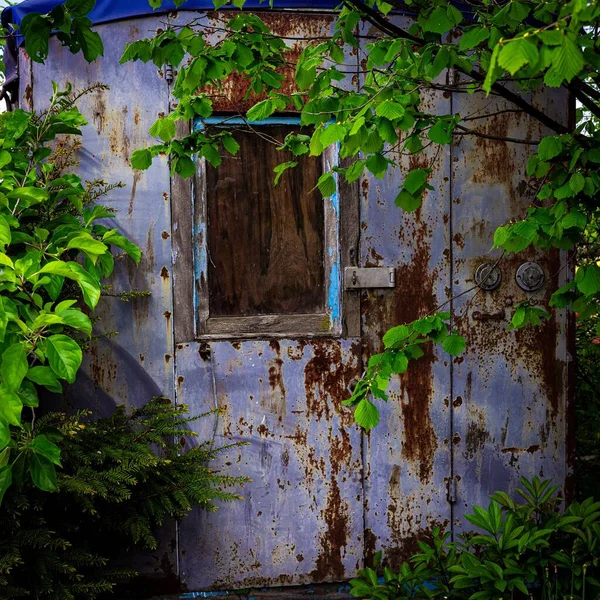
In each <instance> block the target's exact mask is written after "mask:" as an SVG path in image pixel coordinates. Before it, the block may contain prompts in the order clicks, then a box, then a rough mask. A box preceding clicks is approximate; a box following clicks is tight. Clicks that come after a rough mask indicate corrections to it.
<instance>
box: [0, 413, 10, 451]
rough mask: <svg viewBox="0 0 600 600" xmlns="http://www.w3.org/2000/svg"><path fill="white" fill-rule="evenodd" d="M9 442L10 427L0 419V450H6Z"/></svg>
mask: <svg viewBox="0 0 600 600" xmlns="http://www.w3.org/2000/svg"><path fill="white" fill-rule="evenodd" d="M9 442H10V427H9V426H8V423H6V422H5V421H4V420H3V419H1V418H0V448H6V446H8V443H9Z"/></svg>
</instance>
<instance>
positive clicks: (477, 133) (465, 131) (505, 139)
mask: <svg viewBox="0 0 600 600" xmlns="http://www.w3.org/2000/svg"><path fill="white" fill-rule="evenodd" d="M456 129H460V130H461V131H462V132H463V133H460V132H458V133H455V134H454V135H474V136H475V137H480V138H484V139H486V140H498V141H499V142H512V143H514V144H527V145H529V146H537V145H538V144H539V143H540V141H539V140H523V139H520V138H512V137H504V136H500V135H491V134H489V133H483V132H481V131H477V130H475V129H468V128H467V127H463V126H462V125H457V126H456Z"/></svg>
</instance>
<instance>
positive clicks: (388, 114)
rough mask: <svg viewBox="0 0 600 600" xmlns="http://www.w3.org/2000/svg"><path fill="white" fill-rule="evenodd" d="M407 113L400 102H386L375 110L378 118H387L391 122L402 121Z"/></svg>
mask: <svg viewBox="0 0 600 600" xmlns="http://www.w3.org/2000/svg"><path fill="white" fill-rule="evenodd" d="M405 112H406V108H405V107H404V106H403V105H402V104H399V103H398V102H394V101H392V100H384V101H383V102H382V103H381V104H378V105H377V107H376V108H375V114H376V115H377V116H378V117H385V118H386V119H389V120H390V121H393V120H395V119H401V118H402V117H403V116H404V113H405Z"/></svg>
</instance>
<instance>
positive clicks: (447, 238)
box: [20, 13, 570, 594]
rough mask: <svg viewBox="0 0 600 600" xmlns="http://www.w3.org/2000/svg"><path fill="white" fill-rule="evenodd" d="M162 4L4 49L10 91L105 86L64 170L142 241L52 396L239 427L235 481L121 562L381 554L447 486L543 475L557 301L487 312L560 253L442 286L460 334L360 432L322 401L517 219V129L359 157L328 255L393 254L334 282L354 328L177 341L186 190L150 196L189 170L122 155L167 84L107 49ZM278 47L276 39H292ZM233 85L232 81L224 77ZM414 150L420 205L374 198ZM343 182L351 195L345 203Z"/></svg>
mask: <svg viewBox="0 0 600 600" xmlns="http://www.w3.org/2000/svg"><path fill="white" fill-rule="evenodd" d="M187 16H189V14H188V15H187ZM187 16H186V15H180V16H179V17H177V16H171V17H169V18H173V19H177V18H180V19H185V18H187ZM198 16H200V15H198ZM203 18H204V20H205V22H206V25H207V26H210V25H211V24H212V25H213V26H219V25H220V24H222V18H223V17H221V16H219V15H218V14H217V15H214V14H209V15H205V16H204V17H203ZM265 18H266V20H267V22H268V23H269V24H270V25H271V26H272V27H273V29H274V30H275V31H277V32H279V33H286V35H288V36H289V37H290V38H302V37H315V36H319V35H327V33H328V31H330V27H331V22H332V17H331V15H329V14H315V13H307V14H303V13H285V14H278V13H268V14H266V17H265ZM164 19H165V17H146V18H143V19H136V20H131V21H120V22H116V23H111V24H106V25H100V26H98V31H99V32H100V34H101V35H102V36H103V38H104V40H105V47H106V56H105V57H104V58H103V59H100V60H98V61H97V62H96V63H93V64H91V65H87V64H86V63H85V62H84V61H83V59H82V57H80V56H72V55H71V54H69V53H68V52H67V51H65V50H64V49H62V48H60V47H59V45H58V44H53V48H52V52H51V55H50V58H49V59H48V61H47V63H46V65H37V64H34V65H33V66H32V65H31V63H30V61H29V60H28V58H27V57H26V55H25V54H24V53H23V52H22V51H21V55H20V67H21V78H20V96H21V98H22V99H23V106H24V108H30V109H31V108H33V109H36V108H40V107H43V105H44V103H45V101H46V99H47V98H48V97H49V95H50V90H51V81H53V80H54V81H57V82H58V83H59V84H60V85H63V84H65V83H66V82H67V81H70V82H72V83H73V84H74V86H75V87H76V88H84V87H88V86H90V85H92V84H93V83H95V82H97V81H102V82H105V83H108V84H109V85H110V86H111V89H110V90H109V91H97V92H93V93H92V94H90V95H88V96H86V97H85V98H84V99H83V101H82V104H81V110H82V112H83V113H84V114H85V115H86V116H87V117H88V120H89V123H90V124H89V126H88V127H87V128H86V129H85V133H84V150H83V152H82V153H81V170H82V172H83V173H84V176H85V177H86V178H88V179H93V178H102V179H105V180H107V181H111V182H113V181H117V180H121V181H123V182H124V183H126V184H127V187H126V188H124V189H122V190H116V191H115V192H114V193H113V194H111V196H110V198H109V199H108V200H107V203H108V204H109V205H111V206H114V207H116V208H117V209H118V213H117V218H116V219H115V222H114V226H115V227H119V228H120V229H121V230H123V231H124V232H125V233H126V234H127V235H129V236H130V237H131V238H132V239H133V240H134V241H135V242H136V243H137V244H139V245H140V247H141V248H142V250H143V252H144V255H143V259H142V263H141V265H140V267H139V268H135V267H134V266H133V265H132V264H130V263H128V262H125V261H124V262H123V263H122V264H120V266H119V268H118V270H117V273H116V275H115V276H114V278H113V281H112V282H111V285H112V292H113V293H115V294H116V293H118V292H120V291H128V290H130V289H132V288H133V289H137V290H149V291H150V292H151V296H150V297H149V298H140V299H136V300H133V301H131V302H129V303H123V302H122V301H121V300H120V299H118V298H116V297H114V296H113V297H105V298H103V299H102V300H101V304H100V308H99V314H100V317H101V320H100V324H99V327H100V328H101V331H103V332H112V331H118V336H116V337H107V338H102V339H99V340H97V341H96V342H94V344H93V345H92V349H91V351H90V353H89V354H88V356H87V358H86V366H85V369H84V373H83V374H82V375H81V377H80V378H79V380H78V382H77V385H76V386H75V387H74V388H73V390H72V393H71V401H72V402H73V403H74V404H80V405H81V404H85V405H87V406H89V405H90V404H92V405H93V407H94V408H95V409H97V410H98V411H99V413H100V414H106V413H107V412H109V411H110V409H111V408H112V407H113V406H114V405H115V404H119V403H123V402H125V403H128V404H130V405H139V404H141V403H143V402H145V401H147V400H148V399H149V398H150V397H152V396H153V395H157V394H163V395H166V396H169V397H173V398H176V400H177V401H179V402H186V403H188V404H189V405H190V407H191V409H192V411H193V412H204V411H205V410H206V409H209V408H212V407H213V406H215V405H219V406H222V407H225V408H226V414H225V416H224V417H223V418H222V419H219V420H218V422H216V423H215V422H214V421H210V422H208V421H205V422H203V423H201V424H200V425H199V426H198V431H199V433H200V434H201V435H204V436H212V435H215V436H216V439H217V440H218V441H225V442H227V441H230V440H242V441H247V442H249V446H247V447H245V448H243V449H241V450H240V451H239V452H238V451H235V452H232V453H230V454H229V456H228V457H227V458H224V459H223V461H224V463H225V464H226V466H227V468H228V469H229V470H230V471H231V472H233V473H235V474H243V475H250V476H251V477H252V478H253V480H254V481H253V483H252V484H250V485H249V486H247V487H246V489H245V490H244V491H243V493H244V496H245V500H244V501H243V502H240V503H238V504H235V505H232V506H226V507H223V508H222V509H221V510H220V511H218V512H217V513H216V514H214V515H212V514H211V515H208V514H205V513H202V512H200V511H195V512H194V513H193V515H192V516H191V517H190V518H189V519H187V520H186V521H185V522H184V523H183V524H182V526H181V528H180V529H179V530H178V531H176V530H175V528H172V529H170V530H168V531H166V532H165V534H164V536H163V537H164V542H165V543H164V544H163V547H162V548H161V550H160V552H157V553H156V554H155V555H154V556H152V557H146V559H145V560H146V562H145V564H143V565H142V568H143V569H144V571H145V572H146V573H147V574H148V576H150V577H156V578H162V579H166V580H168V581H172V575H173V574H179V575H181V577H182V579H183V581H184V582H185V586H186V589H189V590H192V591H196V590H227V589H234V588H235V589H239V588H249V587H263V588H271V587H273V586H282V585H285V586H290V585H292V586H294V585H304V584H318V583H322V582H330V581H345V580H347V579H348V578H350V577H352V576H353V575H354V574H355V573H356V570H357V569H359V568H361V567H362V566H363V564H364V562H365V560H368V558H369V557H370V556H371V555H372V553H373V551H374V550H376V549H378V548H380V547H383V548H384V549H386V552H387V556H388V558H389V559H390V560H391V562H392V563H394V562H395V563H397V562H398V560H400V559H401V558H403V557H405V556H407V555H408V554H410V553H412V551H413V550H414V547H415V540H416V539H417V538H418V536H419V535H422V534H423V532H424V531H427V530H429V529H431V527H432V526H434V525H435V524H442V525H452V526H453V527H454V528H455V529H458V528H459V527H460V517H461V516H462V515H463V514H464V512H465V510H466V508H467V505H469V506H470V505H471V504H472V503H473V502H479V503H484V502H485V501H486V496H487V495H488V493H489V492H491V491H493V490H495V489H497V488H499V487H504V488H506V487H507V486H508V487H509V488H511V489H514V486H515V485H516V484H517V483H518V478H519V477H520V476H521V475H528V476H531V475H534V474H535V475H540V476H543V477H549V478H553V479H555V480H556V481H557V482H559V483H562V482H564V481H565V480H566V478H567V476H568V464H569V461H568V441H567V440H568V418H567V416H568V381H569V379H568V377H569V376H568V372H569V368H568V367H569V364H570V363H569V361H570V356H569V352H568V337H569V332H568V324H569V321H568V317H567V315H566V313H564V312H563V313H559V314H558V315H557V318H556V320H554V321H552V323H551V324H548V325H546V326H545V327H544V328H542V330H541V338H542V339H543V343H539V339H540V337H539V336H540V332H536V331H526V332H513V333H507V332H506V331H505V325H506V322H507V318H508V316H509V311H510V306H512V305H513V304H516V303H517V302H519V301H521V300H524V299H526V298H528V297H532V298H534V299H535V298H541V297H543V295H544V294H549V293H550V292H551V290H552V289H554V288H555V287H556V286H557V285H560V283H561V282H562V281H563V280H564V279H565V278H566V276H567V275H568V270H567V269H566V268H564V267H565V257H564V256H561V255H558V254H556V255H551V256H544V255H535V256H534V255H532V256H531V258H536V259H537V260H538V261H539V262H540V264H542V265H543V266H544V268H545V270H546V274H547V275H550V276H552V277H551V279H550V284H549V285H548V286H546V287H545V288H544V289H543V290H542V291H541V292H539V293H538V295H533V296H531V295H528V294H526V293H525V292H522V291H521V290H520V289H518V288H517V286H516V284H515V283H514V271H515V269H516V267H517V266H518V264H520V263H521V262H523V261H524V260H525V259H524V258H522V257H520V258H519V261H515V260H513V259H508V260H506V261H504V262H503V263H502V269H503V275H504V279H503V285H502V286H501V288H499V290H497V291H495V292H492V293H479V294H477V295H476V296H475V297H472V296H471V295H464V296H461V297H460V298H457V299H456V300H455V301H454V302H453V305H452V311H453V314H454V318H455V321H456V324H457V326H458V327H459V329H460V330H461V331H463V332H466V333H467V334H468V341H469V347H468V349H467V352H466V353H465V355H464V356H462V357H459V358H457V359H454V360H451V357H449V356H448V355H447V354H445V353H443V352H442V351H441V350H439V349H436V350H435V351H433V352H431V353H429V354H428V355H427V356H426V357H425V358H423V359H421V360H420V361H419V363H417V364H415V365H414V366H413V367H411V369H410V370H409V372H408V373H407V374H406V375H405V376H403V377H402V378H401V379H398V380H397V381H395V382H393V385H392V389H391V396H390V402H389V403H388V404H386V405H384V406H382V407H381V410H382V420H381V424H380V425H379V426H378V428H376V429H375V430H374V431H373V432H372V433H371V434H370V435H364V434H362V433H361V432H360V431H359V430H358V429H357V428H356V427H355V426H354V424H353V420H352V415H351V413H350V412H349V411H348V410H347V409H344V408H343V407H342V406H341V402H342V400H344V399H345V397H346V395H347V387H348V385H349V384H350V383H351V381H352V380H353V379H355V378H356V377H357V376H359V375H360V373H361V372H362V369H363V365H364V364H366V362H365V361H366V360H367V359H368V357H369V356H370V355H371V354H372V353H374V352H376V351H377V350H378V349H379V347H380V344H381V342H380V339H381V334H382V333H383V332H384V331H385V330H386V329H387V328H389V327H391V326H393V325H396V324H398V323H400V322H404V321H407V320H412V319H414V318H417V317H418V316H420V315H422V314H424V313H426V312H428V311H429V310H432V309H434V308H435V307H436V306H437V305H438V304H441V303H442V302H444V301H445V300H446V298H447V297H448V296H451V295H456V294H458V293H460V292H462V291H465V290H466V289H468V288H469V287H472V285H473V273H474V270H475V267H476V266H477V265H478V264H479V263H481V262H484V261H488V260H490V256H491V257H493V258H496V256H495V255H493V254H492V255H490V254H489V249H490V247H491V240H492V235H493V230H494V228H495V226H497V225H499V224H501V223H503V222H505V221H507V220H508V219H510V218H516V217H518V216H520V215H521V214H522V211H523V210H524V208H525V207H526V206H527V204H528V202H529V201H530V194H529V192H528V190H527V187H526V184H525V183H524V179H525V176H524V170H525V164H526V160H527V156H528V155H529V153H530V152H531V151H532V147H531V146H515V145H510V144H507V143H504V142H497V141H491V140H484V139H482V138H466V137H463V138H461V139H460V141H459V142H457V143H456V144H455V145H454V146H452V148H450V149H443V150H442V151H441V152H437V153H436V151H435V150H433V151H431V152H428V154H426V155H425V156H418V157H398V158H399V160H400V161H401V164H402V169H401V170H400V172H390V173H388V174H386V176H385V178H384V179H383V180H381V181H380V180H377V179H375V178H373V177H372V176H370V175H369V176H365V177H364V178H363V179H362V180H361V182H360V185H359V186H357V187H356V188H354V189H352V190H347V197H348V198H354V200H352V201H349V203H348V206H342V212H343V215H342V217H341V218H342V221H343V220H344V219H347V220H350V221H352V220H353V219H354V221H356V225H357V229H356V239H354V240H353V241H352V243H351V244H350V246H348V248H350V247H353V248H355V252H354V254H350V253H347V254H346V255H343V261H344V263H343V264H342V265H341V266H342V267H343V266H344V264H356V265H357V266H394V267H396V270H397V281H398V286H397V287H396V289H394V290H385V291H382V290H370V291H364V292H357V293H356V296H355V302H356V303H358V304H359V305H360V312H361V317H360V320H361V324H360V330H361V332H360V333H361V334H360V336H359V335H353V336H352V337H348V336H346V337H342V338H335V337H331V338H323V339H310V338H298V337H297V336H295V337H290V338H289V339H285V338H284V339H278V340H274V339H255V340H246V341H238V340H235V339H230V340H225V339H224V340H220V341H208V342H207V341H202V340H200V339H195V336H194V333H193V332H190V330H189V328H188V327H187V326H184V325H182V324H183V322H184V320H185V319H186V318H187V317H185V318H184V315H183V313H182V312H181V311H182V309H180V308H178V306H181V305H185V299H184V300H183V304H182V297H185V295H186V294H187V293H188V292H189V291H190V281H187V280H185V279H180V280H175V277H174V276H175V275H176V274H177V277H180V275H179V272H180V271H179V270H178V269H179V266H178V263H181V261H185V260H186V251H187V253H191V246H192V244H193V243H194V239H193V237H192V236H193V231H192V222H191V219H192V212H191V208H190V213H189V222H188V221H186V220H185V219H184V220H181V219H180V216H179V215H178V214H176V213H173V197H172V196H173V195H174V194H175V195H177V194H184V195H185V194H190V195H191V191H190V187H189V184H183V183H182V182H177V181H171V179H170V176H169V169H168V165H167V162H166V159H165V158H164V157H161V158H159V159H157V160H155V162H154V164H153V165H152V167H151V168H150V169H149V170H148V171H146V172H143V173H137V172H135V173H134V172H133V171H132V170H131V167H130V164H129V157H130V154H131V152H132V151H133V150H135V149H136V148H138V147H141V146H143V145H144V144H148V143H150V142H151V138H150V137H149V136H148V134H147V131H148V129H149V127H150V125H151V124H152V123H153V122H154V120H155V119H156V118H157V117H158V115H159V114H160V113H166V112H168V111H169V110H170V108H171V102H172V98H171V97H170V89H169V85H168V83H167V82H166V81H165V79H164V74H163V73H162V72H160V71H157V69H156V68H155V67H154V66H152V65H142V64H140V63H133V64H132V63H127V64H125V65H122V66H120V65H119V64H118V60H119V58H120V55H121V52H122V49H123V47H124V46H125V44H126V43H128V42H130V41H134V40H135V39H138V38H140V37H146V36H148V35H151V33H152V31H154V30H156V29H157V28H158V27H160V25H161V22H162V21H164ZM214 35H215V36H217V35H219V33H218V31H217V30H215V32H214ZM294 44H296V46H294V47H293V48H292V51H294V50H295V51H298V47H297V42H290V45H294ZM348 67H349V68H352V69H356V71H357V78H358V76H359V70H360V69H359V59H358V57H357V56H356V55H355V54H353V53H351V52H348ZM450 76H451V74H448V75H447V77H450ZM356 81H357V79H355V80H354V83H351V84H352V85H356ZM235 91H236V90H235V84H234V85H233V86H232V88H231V89H230V90H229V91H228V93H235ZM532 101H533V102H534V103H535V104H536V106H538V108H543V109H544V110H545V111H546V112H548V113H550V114H553V115H554V116H555V118H557V119H558V120H561V121H565V120H566V115H567V112H568V111H567V102H566V98H565V97H563V96H560V95H553V96H550V95H544V94H537V95H535V96H534V97H533V98H532ZM425 104H426V106H427V108H428V110H431V111H439V112H441V113H452V112H454V113H460V114H463V115H464V114H474V113H477V112H478V111H480V112H482V111H488V112H495V111H497V110H501V109H502V108H504V107H505V105H503V104H502V102H501V101H500V100H498V99H491V100H489V99H482V100H479V99H477V97H475V96H472V95H466V94H452V93H450V92H448V91H437V92H431V93H427V95H426V99H425ZM223 108H224V109H226V107H223ZM485 127H487V129H485V131H487V132H488V133H493V134H496V135H513V134H514V136H515V137H522V136H524V135H526V136H527V137H528V139H530V140H531V139H538V138H539V135H540V134H541V131H540V129H539V128H538V127H537V125H535V124H534V123H531V122H530V121H528V120H526V119H525V117H522V116H520V115H516V114H505V115H503V116H502V117H500V116H499V117H496V118H492V119H491V120H490V121H489V122H488V124H487V125H486V126H485ZM424 161H428V162H427V164H428V165H429V166H433V168H434V172H433V175H432V183H433V185H434V186H435V190H434V191H432V192H430V193H429V194H427V196H426V198H425V202H424V205H423V208H422V209H421V210H419V211H417V212H416V213H414V214H413V215H408V216H407V215H403V214H401V212H400V210H399V209H397V208H396V207H395V206H394V203H393V200H394V197H395V195H396V193H397V187H398V183H399V182H400V181H402V177H403V173H404V172H405V171H406V170H407V169H409V168H414V167H415V166H422V165H423V164H425V162H424ZM186 186H187V187H186ZM354 201H355V202H356V214H354V213H352V214H350V213H351V212H352V211H353V210H354V209H353V208H352V207H351V206H350V205H351V204H352V203H353V202H354ZM190 202H191V196H190ZM353 215H354V216H353ZM351 256H352V257H354V258H351ZM352 261H354V262H352ZM178 311H179V312H178ZM180 325H181V326H180ZM171 542H172V543H171ZM157 585H158V584H157ZM165 590H166V591H168V587H167V588H165ZM334 591H335V588H334ZM154 592H155V593H157V594H158V593H160V588H158V587H155V588H154Z"/></svg>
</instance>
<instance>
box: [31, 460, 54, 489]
mask: <svg viewBox="0 0 600 600" xmlns="http://www.w3.org/2000/svg"><path fill="white" fill-rule="evenodd" d="M29 469H30V473H31V480H32V481H33V483H34V484H35V485H36V486H37V487H38V488H39V489H40V490H42V491H43V492H54V491H56V469H55V467H54V465H53V464H52V463H51V462H50V461H49V460H48V459H47V458H46V457H45V456H41V455H40V454H35V453H33V454H32V455H31V465H30V467H29Z"/></svg>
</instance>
